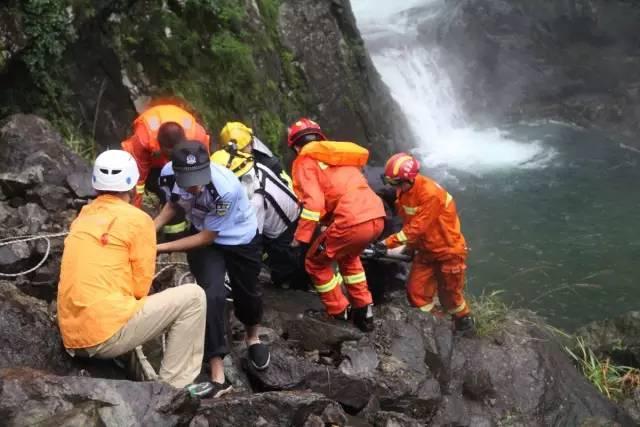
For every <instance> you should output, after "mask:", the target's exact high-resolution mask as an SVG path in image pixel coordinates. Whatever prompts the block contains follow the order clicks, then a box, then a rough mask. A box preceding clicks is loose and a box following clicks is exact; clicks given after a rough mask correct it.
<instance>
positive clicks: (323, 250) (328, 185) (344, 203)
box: [287, 118, 385, 332]
mask: <svg viewBox="0 0 640 427" xmlns="http://www.w3.org/2000/svg"><path fill="white" fill-rule="evenodd" d="M287 143H288V145H289V147H290V148H292V149H293V150H294V151H295V152H296V154H297V157H296V159H295V160H294V162H293V167H292V176H293V187H294V191H295V192H296V195H297V196H298V199H299V200H300V202H301V203H302V207H303V209H302V212H301V214H300V219H299V222H298V226H297V228H296V232H295V235H294V240H293V242H292V246H299V245H301V244H310V247H309V249H308V251H307V255H306V258H305V268H306V270H307V272H308V273H309V275H310V276H311V278H312V280H313V283H314V285H315V289H316V291H317V292H318V294H319V295H320V298H321V299H322V302H323V303H324V306H325V308H326V311H327V313H328V314H329V315H330V316H332V317H334V318H336V319H342V320H348V319H349V318H351V319H352V320H353V322H354V324H355V325H356V326H357V327H358V328H360V329H361V330H363V331H365V332H368V331H371V330H373V326H374V325H373V309H372V307H373V304H372V298H371V293H370V292H369V288H368V286H367V279H366V276H365V273H364V269H363V267H362V263H361V261H360V254H361V253H362V251H363V250H364V249H365V248H366V247H367V246H368V245H370V244H371V243H372V242H374V241H375V240H376V239H377V238H378V237H379V236H380V233H381V232H382V229H383V227H384V217H385V211H384V206H383V204H382V200H380V198H379V197H378V196H377V195H376V194H375V193H374V192H373V190H371V188H370V187H369V184H368V183H367V180H366V178H365V177H364V175H363V174H362V171H361V167H362V166H364V164H366V161H367V158H368V151H367V150H366V149H364V148H362V147H360V146H358V145H356V144H353V143H349V142H334V141H327V138H326V137H325V135H324V133H323V132H322V130H321V129H320V126H319V125H318V124H317V123H315V122H313V121H312V120H309V119H306V118H302V119H300V120H298V121H297V122H295V123H294V124H293V125H291V126H290V127H289V133H288V138H287ZM332 150H333V151H332ZM341 150H342V151H341ZM328 153H329V155H327V154H328ZM318 224H323V226H324V227H322V228H321V230H320V231H321V232H320V234H319V236H317V237H315V239H314V234H315V232H316V228H317V227H318ZM334 262H335V263H337V264H338V268H339V273H336V272H335V271H334ZM343 283H344V284H345V285H346V288H347V291H348V294H349V297H350V299H351V302H349V300H348V299H347V298H346V297H345V295H344V294H343V292H342V284H343Z"/></svg>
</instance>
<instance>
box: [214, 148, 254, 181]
mask: <svg viewBox="0 0 640 427" xmlns="http://www.w3.org/2000/svg"><path fill="white" fill-rule="evenodd" d="M211 161H212V162H213V163H216V164H218V165H220V166H224V167H225V168H227V169H229V170H230V171H231V172H233V173H234V174H235V176H237V177H238V178H240V177H242V176H243V175H244V174H246V173H247V172H249V171H250V170H251V169H252V168H253V156H251V155H250V154H247V153H243V152H241V151H236V152H230V151H229V150H225V149H223V150H218V151H216V152H214V153H213V154H212V155H211Z"/></svg>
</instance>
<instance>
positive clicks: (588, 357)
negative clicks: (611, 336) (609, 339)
mask: <svg viewBox="0 0 640 427" xmlns="http://www.w3.org/2000/svg"><path fill="white" fill-rule="evenodd" d="M576 346H577V347H576V348H575V349H573V350H572V349H570V348H569V347H565V350H566V351H567V353H569V355H570V356H571V357H572V358H573V359H574V360H575V361H576V363H577V364H578V367H579V368H580V370H581V371H582V373H583V374H584V376H585V377H586V378H587V379H588V380H589V381H590V382H591V383H592V384H593V385H594V386H595V387H596V388H597V389H598V390H599V391H600V393H602V394H604V395H605V396H607V397H608V398H609V399H612V400H615V401H621V400H623V399H624V398H626V397H629V396H631V395H632V394H633V391H634V390H636V389H637V388H638V387H640V370H639V369H637V368H633V367H630V366H621V365H615V364H612V363H611V359H610V358H608V357H606V358H604V359H601V358H598V356H596V355H595V353H594V352H593V350H591V348H589V347H588V346H587V345H586V343H585V342H584V339H582V338H581V337H578V338H576Z"/></svg>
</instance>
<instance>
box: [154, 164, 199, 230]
mask: <svg viewBox="0 0 640 427" xmlns="http://www.w3.org/2000/svg"><path fill="white" fill-rule="evenodd" d="M161 170H162V169H161V168H153V169H151V170H150V171H149V176H147V180H146V181H145V184H144V188H145V190H146V191H148V192H150V193H153V194H155V195H156V196H158V199H160V206H164V204H165V203H167V195H166V194H165V192H164V191H162V189H161V188H160V185H159V183H158V180H159V178H160V172H161ZM175 208H176V215H175V216H174V217H173V218H171V219H170V220H169V222H168V223H167V225H166V226H165V227H164V228H163V229H162V234H163V235H161V236H160V237H159V239H158V240H159V241H160V242H171V241H174V240H178V239H181V238H183V237H186V236H188V235H189V229H188V228H187V223H186V221H187V219H186V215H185V213H184V209H182V208H181V207H180V206H178V205H176V206H175ZM182 224H184V226H185V228H184V229H181V227H178V228H179V229H178V230H172V227H173V228H174V229H175V228H176V227H175V226H177V225H182Z"/></svg>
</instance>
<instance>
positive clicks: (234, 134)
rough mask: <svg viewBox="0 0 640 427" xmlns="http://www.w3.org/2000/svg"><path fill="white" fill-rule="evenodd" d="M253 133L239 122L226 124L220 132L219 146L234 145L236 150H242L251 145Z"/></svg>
mask: <svg viewBox="0 0 640 427" xmlns="http://www.w3.org/2000/svg"><path fill="white" fill-rule="evenodd" d="M252 139H253V131H252V130H251V128H249V127H247V126H245V125H244V124H243V123H240V122H228V123H227V124H226V125H224V127H223V128H222V130H221V131H220V145H221V146H225V145H227V144H229V143H234V144H235V145H236V147H237V148H238V150H243V149H244V148H245V147H246V146H247V145H249V144H251V140H252Z"/></svg>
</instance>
